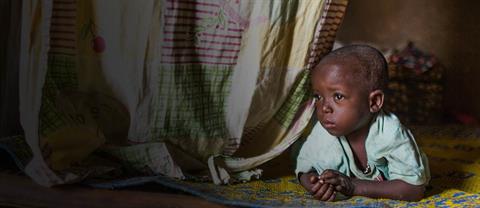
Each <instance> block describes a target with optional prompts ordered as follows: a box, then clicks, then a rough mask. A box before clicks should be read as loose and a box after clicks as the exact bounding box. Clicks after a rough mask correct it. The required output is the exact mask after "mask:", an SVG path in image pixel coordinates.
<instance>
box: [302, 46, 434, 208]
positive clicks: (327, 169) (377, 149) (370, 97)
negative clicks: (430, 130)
mask: <svg viewBox="0 0 480 208" xmlns="http://www.w3.org/2000/svg"><path fill="white" fill-rule="evenodd" d="M311 75H312V76H311V78H312V88H313V93H314V99H315V101H316V103H315V105H316V118H317V120H318V122H316V124H315V126H314V127H313V129H312V132H311V134H310V135H309V137H308V138H307V140H306V142H305V143H304V144H303V146H302V148H301V150H300V153H299V155H298V158H297V168H296V170H295V172H296V174H297V177H298V178H299V180H300V183H301V185H302V186H303V187H304V188H305V189H306V190H307V191H308V192H310V193H311V194H312V195H313V196H314V198H316V199H319V200H322V201H332V200H334V199H335V197H336V195H337V192H340V193H342V194H343V195H345V196H354V195H358V196H366V197H372V198H389V199H398V200H408V201H416V200H420V199H421V198H422V197H423V193H424V191H425V186H426V185H427V183H428V181H429V179H430V173H429V169H428V162H427V158H426V156H425V154H423V153H422V151H421V150H420V149H419V148H418V146H417V144H416V142H415V139H414V137H413V135H412V134H411V132H410V131H409V130H408V129H406V128H405V127H404V126H403V125H402V124H401V123H400V121H399V120H398V119H397V117H395V116H394V115H393V114H390V113H386V112H384V111H382V106H383V102H384V96H385V95H384V91H385V87H386V83H387V78H388V77H387V63H386V61H385V58H384V57H383V55H382V54H381V53H380V52H379V51H378V50H376V49H375V48H372V47H370V46H365V45H351V46H346V47H343V48H340V49H338V50H335V51H333V52H331V53H330V54H328V55H327V56H325V57H324V58H323V59H322V60H321V61H320V63H319V64H318V65H317V66H316V67H315V69H313V70H312V74H311Z"/></svg>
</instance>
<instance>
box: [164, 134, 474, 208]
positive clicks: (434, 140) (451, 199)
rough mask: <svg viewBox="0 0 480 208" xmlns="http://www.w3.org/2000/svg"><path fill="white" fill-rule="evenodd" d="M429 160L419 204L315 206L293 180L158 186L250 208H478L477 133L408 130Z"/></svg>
mask: <svg viewBox="0 0 480 208" xmlns="http://www.w3.org/2000/svg"><path fill="white" fill-rule="evenodd" d="M413 130H414V132H415V134H416V136H417V140H418V143H419V145H420V146H421V147H422V148H423V150H424V151H425V153H426V154H427V155H428V157H429V161H430V169H431V174H432V180H431V183H430V186H429V187H428V190H427V193H426V198H424V199H423V200H421V201H420V202H404V201H397V200H387V199H370V198H366V197H353V198H351V199H348V200H345V201H338V202H330V203H327V202H320V201H317V200H314V199H312V198H311V196H310V195H308V194H306V193H305V192H304V190H303V188H302V187H301V186H300V185H299V184H298V183H297V181H296V179H295V178H294V176H293V175H287V176H283V177H279V178H274V179H268V180H260V181H253V182H249V183H242V184H234V185H229V186H216V185H213V184H211V183H200V182H188V181H177V180H172V179H168V178H160V179H158V180H157V182H158V183H160V184H163V185H164V186H168V187H171V188H175V189H177V190H182V191H185V192H188V193H191V194H194V195H198V196H201V197H204V198H206V199H208V200H211V201H215V202H219V203H223V204H228V205H240V206H253V207H270V206H275V207H276V206H286V207H298V206H306V207H316V206H318V207H325V206H336V207H337V206H341V207H365V206H367V207H418V206H420V207H480V194H479V192H480V177H479V175H480V130H479V129H473V128H471V129H468V128H465V127H457V126H440V127H417V128H414V129H413Z"/></svg>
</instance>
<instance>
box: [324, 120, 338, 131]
mask: <svg viewBox="0 0 480 208" xmlns="http://www.w3.org/2000/svg"><path fill="white" fill-rule="evenodd" d="M322 125H323V127H324V128H326V129H332V128H335V123H334V122H332V121H328V120H327V121H322Z"/></svg>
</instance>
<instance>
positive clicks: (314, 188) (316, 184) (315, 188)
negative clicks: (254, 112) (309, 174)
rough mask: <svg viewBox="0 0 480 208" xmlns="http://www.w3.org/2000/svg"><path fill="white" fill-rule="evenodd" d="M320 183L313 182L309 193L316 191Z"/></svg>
mask: <svg viewBox="0 0 480 208" xmlns="http://www.w3.org/2000/svg"><path fill="white" fill-rule="evenodd" d="M321 185H322V184H320V183H315V184H314V185H313V186H312V190H311V193H312V194H314V193H316V192H317V191H318V189H319V188H320V186H321Z"/></svg>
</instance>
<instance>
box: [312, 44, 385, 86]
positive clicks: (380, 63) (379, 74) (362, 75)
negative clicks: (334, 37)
mask: <svg viewBox="0 0 480 208" xmlns="http://www.w3.org/2000/svg"><path fill="white" fill-rule="evenodd" d="M324 64H342V65H344V66H346V65H351V67H348V68H351V69H352V74H354V75H355V77H356V78H358V79H361V80H360V81H361V82H362V83H365V84H366V85H365V87H366V88H367V89H366V90H368V91H373V90H385V88H386V85H387V81H388V68H387V67H388V65H387V61H386V60H385V58H384V57H383V54H382V53H381V52H380V51H379V50H377V49H375V48H373V47H371V46H368V45H349V46H345V47H342V48H339V49H337V50H334V51H332V52H331V53H329V54H327V55H326V56H325V57H323V58H322V60H320V63H318V65H317V67H315V68H314V71H315V70H318V68H319V66H321V65H324Z"/></svg>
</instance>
